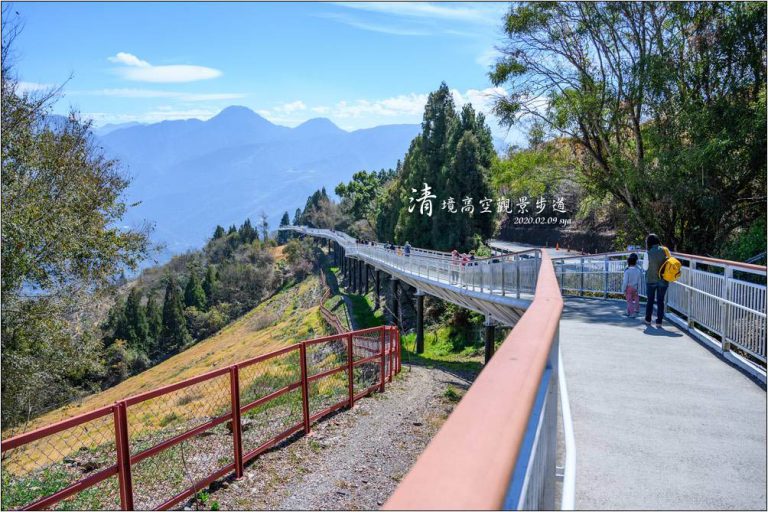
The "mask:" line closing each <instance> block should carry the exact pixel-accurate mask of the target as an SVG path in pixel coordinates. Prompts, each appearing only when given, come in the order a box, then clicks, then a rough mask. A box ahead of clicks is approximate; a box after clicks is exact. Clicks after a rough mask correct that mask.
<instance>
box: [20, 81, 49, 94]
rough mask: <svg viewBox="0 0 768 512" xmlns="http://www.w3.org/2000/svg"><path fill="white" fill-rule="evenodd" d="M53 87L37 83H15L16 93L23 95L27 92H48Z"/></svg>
mask: <svg viewBox="0 0 768 512" xmlns="http://www.w3.org/2000/svg"><path fill="white" fill-rule="evenodd" d="M53 88H54V86H53V85H51V84H41V83H37V82H17V83H16V91H17V92H19V93H21V94H25V93H29V92H39V91H50V90H51V89H53Z"/></svg>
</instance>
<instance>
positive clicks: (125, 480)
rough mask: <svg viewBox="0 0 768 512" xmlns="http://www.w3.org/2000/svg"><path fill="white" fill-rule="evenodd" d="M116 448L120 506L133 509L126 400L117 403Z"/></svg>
mask: <svg viewBox="0 0 768 512" xmlns="http://www.w3.org/2000/svg"><path fill="white" fill-rule="evenodd" d="M114 418H115V420H114V421H115V450H116V451H117V481H118V483H119V485H120V507H121V508H122V509H123V510H133V482H132V481H131V450H130V448H129V445H128V414H127V409H126V406H125V401H122V402H118V403H116V404H115V416H114Z"/></svg>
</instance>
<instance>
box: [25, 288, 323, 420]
mask: <svg viewBox="0 0 768 512" xmlns="http://www.w3.org/2000/svg"><path fill="white" fill-rule="evenodd" d="M322 294H323V290H322V287H321V283H320V280H319V278H318V277H317V276H314V275H312V276H310V277H308V278H307V279H305V280H304V281H302V282H301V283H299V284H297V285H293V286H290V287H287V288H285V289H283V290H281V291H280V292H278V293H276V294H275V295H274V296H273V297H271V298H270V299H268V300H266V301H264V302H262V303H261V304H259V305H258V306H257V307H255V308H253V310H251V311H250V312H249V313H247V314H246V315H244V316H243V317H241V318H240V319H239V320H237V321H235V322H233V323H232V324H230V325H229V326H227V327H225V328H224V329H222V330H221V331H219V332H218V333H217V334H215V335H213V336H211V337H209V338H207V339H205V340H203V341H200V342H199V343H197V344H196V345H194V346H192V347H190V348H189V349H187V350H185V351H184V352H181V353H179V354H177V355H175V356H173V357H171V358H169V359H167V360H166V361H164V362H162V363H160V364H158V365H157V366H155V367H153V368H150V369H149V370H146V371H144V372H142V373H140V374H138V375H135V376H133V377H130V378H129V379H127V380H125V381H123V382H121V383H120V384H118V385H116V386H114V387H112V388H109V389H107V390H105V391H102V392H101V393H96V394H94V395H91V396H89V397H87V398H85V399H83V400H82V401H80V402H78V403H75V404H72V405H68V406H66V407H62V408H60V409H56V410H54V411H51V412H49V413H47V414H44V415H43V416H41V417H39V418H37V419H36V420H34V421H33V422H32V423H31V425H30V428H37V427H40V426H43V425H48V424H51V423H54V422H57V421H61V420H63V419H66V418H70V417H72V416H75V415H77V414H81V413H83V412H87V411H90V410H93V409H96V408H98V407H102V406H105V405H109V404H111V403H114V402H115V401H117V400H120V399H122V398H126V397H128V396H132V395H136V394H138V393H142V392H144V391H149V390H152V389H155V388H158V387H160V386H165V385H168V384H173V383H175V382H179V381H182V380H184V379H188V378H190V377H194V376H196V375H200V374H202V373H205V372H208V371H211V370H215V369H217V368H222V367H224V366H228V365H231V364H233V363H236V362H238V361H242V360H244V359H248V358H251V357H256V356H258V355H261V354H266V353H268V352H271V351H274V350H277V349H279V348H281V347H284V346H287V345H289V344H292V343H296V342H299V341H302V340H305V339H308V338H313V337H316V336H322V335H325V334H330V332H329V331H328V327H327V326H326V325H325V323H324V322H323V320H322V317H321V316H320V315H319V313H318V307H319V301H320V299H321V297H322ZM189 406H190V407H194V406H195V403H194V402H192V403H190V404H189ZM132 428H135V424H132Z"/></svg>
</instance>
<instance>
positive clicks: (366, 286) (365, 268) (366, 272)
mask: <svg viewBox="0 0 768 512" xmlns="http://www.w3.org/2000/svg"><path fill="white" fill-rule="evenodd" d="M363 274H365V277H364V278H363V283H365V290H364V292H363V293H365V295H368V277H369V272H368V264H367V263H363Z"/></svg>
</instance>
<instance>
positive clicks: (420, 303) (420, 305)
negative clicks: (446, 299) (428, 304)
mask: <svg viewBox="0 0 768 512" xmlns="http://www.w3.org/2000/svg"><path fill="white" fill-rule="evenodd" d="M414 296H415V297H416V353H417V354H423V353H424V292H422V291H421V290H418V291H417V292H416V293H415V294H414Z"/></svg>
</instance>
